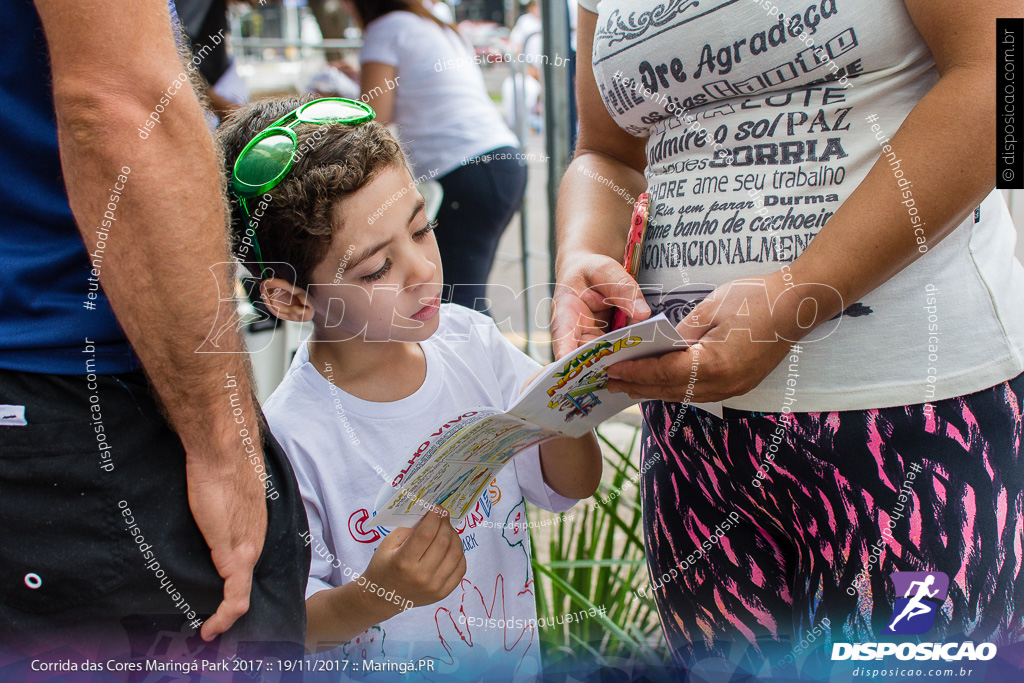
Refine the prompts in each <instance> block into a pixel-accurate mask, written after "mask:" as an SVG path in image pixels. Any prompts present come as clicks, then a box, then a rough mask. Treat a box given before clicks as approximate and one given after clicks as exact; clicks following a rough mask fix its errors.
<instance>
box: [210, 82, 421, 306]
mask: <svg viewBox="0 0 1024 683" xmlns="http://www.w3.org/2000/svg"><path fill="white" fill-rule="evenodd" d="M314 99H316V97H315V96H313V95H302V96H293V97H284V98H274V99H267V100H261V101H257V102H253V103H251V104H249V105H247V106H245V107H242V108H241V109H238V110H237V111H235V112H233V113H232V114H231V115H230V116H229V117H228V118H227V119H225V120H224V122H223V123H222V124H221V126H220V127H219V128H218V129H217V139H218V142H219V143H220V145H221V148H222V150H223V152H224V167H225V170H226V172H227V177H228V183H229V186H230V178H231V171H232V169H233V168H234V165H235V160H236V159H237V158H238V155H239V153H241V151H242V149H243V148H244V147H245V145H246V144H248V142H249V141H250V140H252V139H253V138H254V137H256V135H258V134H259V133H260V132H261V131H263V130H264V129H265V128H267V127H268V126H269V125H270V124H271V123H273V122H274V121H276V120H277V119H279V118H281V117H282V116H284V115H285V114H287V113H288V112H290V111H292V110H294V109H296V108H298V107H300V106H301V105H303V104H305V103H306V102H310V101H312V100H314ZM292 130H294V131H295V134H296V137H297V138H298V143H299V144H298V154H299V158H298V160H297V161H296V162H295V164H294V165H293V166H292V168H291V170H289V171H288V175H287V176H285V178H284V180H282V181H281V183H280V184H279V185H277V186H276V187H274V188H273V189H271V190H270V191H269V193H267V194H269V195H270V198H269V200H266V201H265V200H264V199H263V198H261V197H262V196H261V197H255V198H253V199H249V200H248V204H249V210H250V212H253V211H255V210H256V209H257V207H258V206H259V205H260V204H261V203H264V204H265V207H264V209H263V215H262V216H261V217H260V219H259V220H258V221H253V222H254V224H255V233H256V238H257V239H258V240H259V245H260V251H261V253H262V255H263V262H264V264H265V265H266V266H267V267H268V269H270V268H271V264H287V265H290V266H291V268H288V267H284V268H277V269H274V270H275V275H276V276H277V277H283V278H285V279H286V280H289V281H292V280H293V279H294V281H293V282H292V284H294V285H296V286H298V287H302V288H303V289H305V288H307V287H308V286H309V281H310V276H311V273H312V271H313V269H314V268H316V266H317V264H319V263H320V262H321V261H322V260H323V259H324V257H325V256H326V255H327V251H328V249H329V248H330V244H331V239H332V237H333V236H334V229H335V225H334V223H333V220H332V217H333V215H334V210H335V208H336V206H337V204H338V202H339V201H340V200H342V199H344V198H345V197H346V196H348V195H350V194H352V193H353V192H355V191H356V190H359V189H360V188H362V187H363V186H365V185H367V184H368V183H369V182H370V181H372V180H373V179H374V178H375V177H376V176H377V175H378V174H379V173H380V172H381V171H384V170H385V169H388V168H406V169H408V162H407V161H406V158H405V155H404V154H403V152H402V148H401V145H400V144H399V143H398V141H397V140H395V138H394V137H393V136H392V135H391V133H390V132H388V130H387V128H385V127H384V126H382V125H380V124H379V123H377V122H375V121H370V122H369V123H364V124H362V125H359V126H346V125H342V124H315V123H301V124H299V125H297V126H295V127H293V129H292ZM229 197H230V199H231V235H232V240H231V242H232V250H233V251H234V253H235V255H236V256H237V257H238V258H239V259H240V260H242V261H243V262H245V261H249V262H252V261H255V260H256V257H255V254H252V253H249V252H250V247H249V245H248V244H243V241H242V240H243V237H244V236H245V233H246V227H247V221H246V218H245V214H244V213H243V212H242V208H241V206H240V205H239V200H238V198H237V197H235V196H234V195H233V194H231V193H230V192H229ZM292 269H294V273H293V272H292Z"/></svg>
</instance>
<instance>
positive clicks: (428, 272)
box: [411, 256, 437, 285]
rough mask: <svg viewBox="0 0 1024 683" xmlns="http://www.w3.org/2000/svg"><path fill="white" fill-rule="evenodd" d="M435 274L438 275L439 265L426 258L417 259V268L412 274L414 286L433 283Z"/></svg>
mask: <svg viewBox="0 0 1024 683" xmlns="http://www.w3.org/2000/svg"><path fill="white" fill-rule="evenodd" d="M435 273H437V264H435V263H434V262H433V261H431V260H430V259H429V258H427V257H426V256H420V257H418V258H417V259H416V267H415V268H414V269H413V271H412V273H411V275H412V280H413V284H417V285H421V284H427V283H429V282H431V281H433V279H434V275H435Z"/></svg>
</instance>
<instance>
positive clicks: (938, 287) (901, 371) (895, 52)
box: [580, 0, 1024, 412]
mask: <svg viewBox="0 0 1024 683" xmlns="http://www.w3.org/2000/svg"><path fill="white" fill-rule="evenodd" d="M580 4H581V6H582V7H583V8H584V9H586V10H590V11H593V12H596V13H597V14H598V17H597V25H596V29H595V35H594V54H593V71H594V76H595V79H596V81H597V85H598V89H599V90H600V94H601V97H602V100H603V101H604V104H605V107H606V108H607V110H608V112H609V114H610V115H611V116H612V118H613V119H614V120H615V122H616V123H617V124H618V125H619V126H620V127H622V128H623V129H624V130H626V131H627V132H629V133H630V134H632V135H635V136H639V137H646V138H647V169H646V177H647V181H648V191H649V192H650V193H651V211H650V216H651V218H650V223H649V228H648V236H647V239H646V241H645V245H644V248H643V252H642V263H641V268H640V274H639V276H638V281H639V282H640V284H641V285H642V286H644V287H645V293H646V295H647V298H648V302H649V303H651V305H652V308H653V309H654V310H655V311H664V312H665V313H666V314H667V315H668V316H669V317H670V318H671V319H673V320H675V321H679V320H681V319H682V318H683V317H685V315H686V314H687V313H689V311H690V310H692V308H693V307H694V306H695V305H696V303H697V302H699V301H700V300H701V299H703V298H704V297H705V296H707V294H708V293H709V292H710V291H711V290H712V289H713V288H714V287H715V286H718V285H721V284H723V283H725V282H728V281H731V280H734V279H738V278H743V277H759V276H763V275H766V274H768V273H771V272H775V271H778V270H780V269H781V268H782V267H783V266H784V265H786V264H787V263H790V262H792V261H793V260H795V259H796V257H798V256H799V255H800V254H801V253H802V252H803V251H804V249H805V248H806V247H807V245H808V243H809V242H810V241H811V239H812V238H813V237H814V236H815V235H816V234H818V232H819V231H820V230H821V229H822V226H823V225H824V224H825V223H826V222H827V220H828V219H829V218H830V217H831V216H832V215H833V214H834V213H835V212H836V211H837V210H838V209H839V207H840V206H841V205H842V204H843V202H844V201H845V200H846V198H847V197H849V195H850V194H851V193H852V192H853V190H854V189H856V188H857V186H858V185H859V184H860V183H861V181H862V180H863V179H864V177H865V176H866V175H867V173H868V171H869V170H870V169H871V167H872V165H873V164H874V163H875V161H877V160H878V159H879V157H880V156H882V155H883V151H884V150H883V145H884V143H885V141H886V140H888V139H890V138H891V137H892V136H893V135H895V133H896V131H897V130H898V129H899V127H900V125H901V124H902V123H903V121H904V120H905V119H906V117H907V115H908V114H909V113H910V111H911V109H913V107H914V106H915V105H916V104H917V103H918V101H920V99H921V98H922V97H923V96H924V95H925V93H927V92H928V90H929V89H930V88H931V87H932V86H933V85H934V84H935V83H936V82H937V81H938V78H939V76H938V72H937V70H936V68H935V60H934V58H933V56H932V54H931V51H930V50H929V48H928V46H927V44H926V43H925V42H924V39H923V38H922V37H921V35H920V33H919V32H918V31H917V29H916V27H915V26H914V24H913V22H912V21H911V19H910V16H909V15H908V13H907V10H906V6H905V5H904V3H903V0H772V1H771V2H769V1H768V0H711V1H710V2H704V1H702V2H700V3H698V2H694V1H692V0H686V1H681V2H670V3H665V2H661V3H649V2H638V1H637V0H600V1H598V0H581V2H580ZM775 6H777V7H778V9H777V10H773V9H772V8H773V7H775ZM773 11H774V12H775V14H773ZM634 84H635V87H631V86H633V85H634ZM647 90H650V91H651V92H650V94H648V93H647ZM978 96H979V97H990V96H991V93H978ZM684 107H685V108H686V111H685V113H684V114H683V115H682V116H679V117H676V116H674V115H673V113H675V112H677V111H681V110H683V108H684ZM686 115H690V116H692V117H694V119H696V121H697V122H698V123H699V124H700V126H701V129H703V131H705V132H701V130H700V129H696V130H695V129H691V126H692V124H691V123H690V122H689V121H687V120H686V119H685V116H686ZM868 117H871V118H870V120H869V118H868ZM965 125H974V123H973V122H971V121H966V122H965ZM950 135H956V131H953V130H936V131H935V138H936V140H939V139H940V138H944V137H947V136H950ZM716 141H717V142H719V143H721V145H722V148H723V149H720V150H719V151H718V152H715V151H714V148H713V145H714V143H715V142H716ZM730 153H731V155H732V159H733V161H732V163H731V164H730V163H727V158H725V156H724V155H728V154H730ZM886 160H888V161H889V162H890V167H891V169H892V171H893V178H892V181H893V184H894V185H895V184H896V183H897V182H902V183H903V186H905V187H907V189H909V190H910V193H911V194H910V197H907V196H906V194H904V198H905V199H907V200H908V204H907V206H906V209H907V214H906V222H905V224H903V225H902V226H901V229H904V230H906V231H907V233H908V234H913V231H914V229H915V228H916V227H919V223H920V222H926V221H927V220H928V216H929V213H930V211H929V207H927V206H922V205H920V203H919V202H914V203H913V204H911V203H909V200H910V199H912V198H913V193H914V191H915V189H916V186H914V185H913V183H914V181H915V179H914V178H908V177H907V176H906V173H905V172H904V170H903V169H902V168H901V166H902V160H901V159H898V158H896V155H895V154H892V155H891V158H890V155H889V154H888V152H886ZM935 163H937V164H941V163H943V160H942V159H941V158H936V159H935ZM954 191H955V190H954ZM912 214H916V216H915V215H912ZM860 218H861V220H863V221H870V220H872V216H871V215H865V216H861V217H860ZM915 220H916V221H918V223H915V222H914V221H915ZM626 229H627V226H623V233H625V231H626ZM1015 240H1016V234H1015V230H1014V226H1013V224H1012V222H1011V220H1010V216H1009V213H1008V211H1007V209H1006V206H1005V203H1004V201H1003V198H1002V196H1001V194H1000V193H999V192H996V191H993V192H992V193H991V194H990V195H989V196H988V197H987V198H986V199H985V200H984V201H983V202H982V203H981V205H980V206H979V207H978V210H977V211H974V212H972V213H971V214H970V215H969V216H968V217H967V219H966V220H964V222H963V223H962V224H961V225H960V226H958V227H957V229H956V230H955V231H954V232H952V233H951V234H950V235H948V236H947V237H946V238H945V239H944V240H943V241H942V242H940V243H938V244H934V243H932V244H927V245H925V246H927V247H928V250H927V253H924V255H923V256H922V257H921V258H920V259H918V260H917V261H916V262H915V263H913V264H912V265H910V266H909V267H907V268H906V269H905V270H903V271H902V272H900V273H899V274H897V275H896V276H895V277H893V278H892V279H890V280H889V281H888V282H886V283H884V284H883V285H881V286H880V287H878V288H877V289H876V290H874V291H872V292H871V293H869V294H867V295H865V296H864V297H863V298H861V300H859V301H849V302H844V303H845V305H846V312H845V315H844V316H843V317H842V319H841V320H839V321H832V322H829V323H825V324H824V325H822V326H821V327H820V328H818V329H817V330H815V331H814V332H812V334H811V335H810V336H809V337H808V342H811V343H802V344H801V346H802V348H803V353H802V354H801V356H800V362H799V368H798V371H797V374H798V377H791V376H790V375H791V371H790V368H789V364H787V363H783V364H782V365H780V366H779V367H778V368H776V370H775V371H774V372H772V373H771V374H770V375H769V376H768V377H767V378H766V379H765V380H764V381H763V382H761V384H760V385H759V386H758V387H757V388H755V389H754V390H753V391H751V392H749V393H747V394H745V395H743V396H739V397H735V398H732V399H729V400H727V401H725V402H724V404H725V405H726V406H728V407H731V408H736V409H739V410H753V411H763V412H780V411H781V410H782V408H783V407H784V405H788V406H789V408H790V409H791V410H793V411H796V412H818V411H836V410H863V409H870V408H882V407H887V406H896V405H909V404H919V403H925V402H929V401H937V400H941V399H945V398H951V397H954V396H959V395H963V394H968V393H972V392H975V391H980V390H982V389H986V388H988V387H991V386H994V385H996V384H999V383H1000V382H1003V381H1005V380H1007V379H1010V378H1012V377H1015V376H1016V375H1018V374H1019V373H1020V372H1021V371H1022V370H1024V268H1022V267H1021V264H1020V263H1019V262H1018V261H1017V260H1016V259H1015V258H1014V255H1013V254H1014V244H1015ZM657 287H660V292H659V291H653V290H652V289H649V288H657ZM837 324H838V327H837ZM829 332H831V334H828V333H829ZM826 335H827V336H826ZM816 339H818V340H820V341H812V340H816ZM787 389H788V391H789V393H788V394H787ZM794 391H795V394H794ZM784 397H794V398H795V399H796V400H795V401H793V400H790V399H789V398H786V401H785V402H784V400H783V399H784Z"/></svg>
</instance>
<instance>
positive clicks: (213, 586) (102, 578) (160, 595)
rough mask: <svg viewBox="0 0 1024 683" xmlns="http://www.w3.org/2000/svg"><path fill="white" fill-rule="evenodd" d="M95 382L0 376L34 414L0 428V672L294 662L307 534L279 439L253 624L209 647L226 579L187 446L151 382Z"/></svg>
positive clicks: (272, 446)
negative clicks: (92, 664)
mask: <svg viewBox="0 0 1024 683" xmlns="http://www.w3.org/2000/svg"><path fill="white" fill-rule="evenodd" d="M89 379H92V380H95V381H94V383H90V382H89V381H87V378H86V376H64V375H44V374H34V373H25V372H14V371H7V370H0V405H15V406H25V419H26V421H27V422H28V424H27V426H10V425H4V426H0V528H2V530H3V536H2V539H3V540H2V541H0V645H2V646H3V647H4V649H5V650H6V651H5V653H4V655H5V656H4V659H6V660H7V661H11V660H10V658H11V657H12V656H13V657H15V658H18V657H20V656H30V655H32V656H35V655H41V654H43V653H46V652H52V651H56V650H61V649H62V650H64V651H66V649H67V648H68V647H71V648H75V649H76V650H77V651H78V652H80V653H82V654H83V655H90V656H115V657H120V658H125V659H128V658H133V657H134V658H140V657H141V658H145V657H150V658H153V657H157V658H168V659H170V658H187V657H194V658H204V657H206V658H214V659H223V657H225V656H230V655H232V654H236V655H237V656H238V657H248V658H255V657H258V656H269V655H278V656H281V657H288V658H291V657H295V656H301V655H302V645H303V643H304V641H305V629H306V611H305V600H304V598H305V588H306V579H307V577H308V573H309V549H308V548H307V547H306V545H305V544H304V542H303V539H302V537H301V536H302V535H303V534H304V533H305V532H306V531H307V530H308V526H307V523H306V515H305V511H304V510H303V506H302V499H301V498H300V496H299V491H298V487H297V485H296V483H295V477H294V474H293V473H292V470H291V467H290V465H289V464H288V461H287V459H286V457H285V455H284V453H283V451H282V450H281V447H280V446H279V445H278V443H277V441H276V440H275V439H274V438H273V436H270V433H269V431H267V432H266V433H267V435H268V436H267V438H266V439H265V441H264V443H263V448H264V461H265V467H266V473H267V474H268V475H269V478H268V481H269V482H271V483H272V486H273V488H272V490H271V489H270V488H268V493H269V497H268V499H267V514H268V530H267V537H266V541H265V543H264V546H263V553H262V555H261V556H260V558H259V561H258V563H257V564H256V567H255V571H254V577H253V583H252V592H251V596H250V606H249V611H248V612H247V613H246V614H245V615H244V616H243V617H242V618H240V619H239V620H238V621H237V622H236V623H235V625H234V626H233V627H232V628H231V630H230V631H228V632H227V633H226V634H224V635H223V636H222V637H221V638H218V639H217V640H215V641H214V642H213V643H209V644H208V643H205V642H203V641H202V639H201V638H200V637H199V630H198V628H196V627H195V625H196V624H198V623H199V622H201V621H203V620H205V619H206V618H208V617H209V616H211V615H212V614H213V613H214V612H215V611H216V609H217V607H218V605H219V604H220V602H221V599H222V597H223V586H224V582H223V579H221V577H220V576H219V575H218V573H217V571H216V569H215V568H214V565H213V562H212V560H211V559H210V550H209V548H208V547H207V545H206V542H205V540H204V539H203V536H202V534H201V533H200V531H199V528H198V527H197V526H196V524H195V521H194V520H193V518H192V513H191V511H190V509H189V504H188V496H187V488H186V480H185V451H184V449H183V447H182V445H181V441H180V440H179V439H178V436H177V435H176V434H175V433H174V432H173V431H172V430H171V428H170V427H169V425H168V424H167V422H166V420H165V419H164V418H163V417H162V415H161V413H160V411H159V409H158V406H157V404H156V402H155V400H154V398H153V396H152V394H151V386H150V385H149V383H148V381H147V380H146V378H145V376H144V375H143V374H142V373H129V374H122V375H98V376H97V375H92V376H89ZM90 385H91V386H92V387H94V388H90ZM227 400H228V399H227V397H225V401H227ZM94 406H96V407H94ZM16 412H17V411H8V414H13V413H16ZM0 417H3V416H0ZM261 417H262V416H261ZM13 419H14V420H16V419H17V418H13ZM11 421H12V419H10V418H9V419H8V420H7V422H8V423H10V422H11ZM0 422H2V421H0ZM99 425H102V428H101V427H100V426H99ZM101 429H102V431H100V430H101ZM274 491H276V493H277V495H273V493H272V492H274ZM126 510H128V511H130V512H125V511H126ZM129 519H131V520H132V521H133V522H134V524H130V523H129ZM140 537H141V539H142V540H140ZM147 546H148V547H147Z"/></svg>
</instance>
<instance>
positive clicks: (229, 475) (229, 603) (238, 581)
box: [185, 454, 267, 641]
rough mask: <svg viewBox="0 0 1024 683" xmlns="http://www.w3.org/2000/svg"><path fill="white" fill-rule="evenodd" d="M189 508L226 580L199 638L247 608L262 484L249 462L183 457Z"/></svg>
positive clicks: (258, 542)
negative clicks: (222, 599) (219, 598)
mask: <svg viewBox="0 0 1024 683" xmlns="http://www.w3.org/2000/svg"><path fill="white" fill-rule="evenodd" d="M185 476H186V477H187V478H188V504H189V508H190V509H191V510H192V516H193V517H194V518H195V520H196V525H197V526H198V527H199V531H201V532H202V534H203V538H205V539H206V544H207V545H208V546H210V556H211V558H212V559H213V565H214V567H216V568H217V573H218V574H220V575H221V577H222V578H223V579H224V601H223V602H221V604H220V606H219V607H218V608H217V612H216V613H215V614H214V615H213V616H212V617H210V618H209V619H207V620H206V623H204V624H203V628H202V631H201V632H200V635H201V636H202V638H203V640H206V641H209V640H213V639H214V638H215V637H217V636H218V635H219V634H221V633H224V632H225V631H227V630H228V629H229V628H231V626H232V624H234V623H235V621H237V620H238V618H239V617H241V616H242V615H243V614H245V613H246V612H247V611H248V610H249V592H250V590H251V588H252V573H253V567H255V566H256V562H257V560H259V557H260V553H261V551H262V550H263V542H264V538H265V537H266V533H267V506H266V498H265V493H264V485H263V483H262V482H261V481H260V480H259V477H258V476H257V474H256V471H255V470H254V469H253V465H252V463H251V462H250V460H249V459H248V458H244V457H240V458H233V459H231V460H227V461H223V460H221V461H216V460H214V459H213V458H209V457H207V458H204V457H191V454H189V457H187V459H186V462H185Z"/></svg>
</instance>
